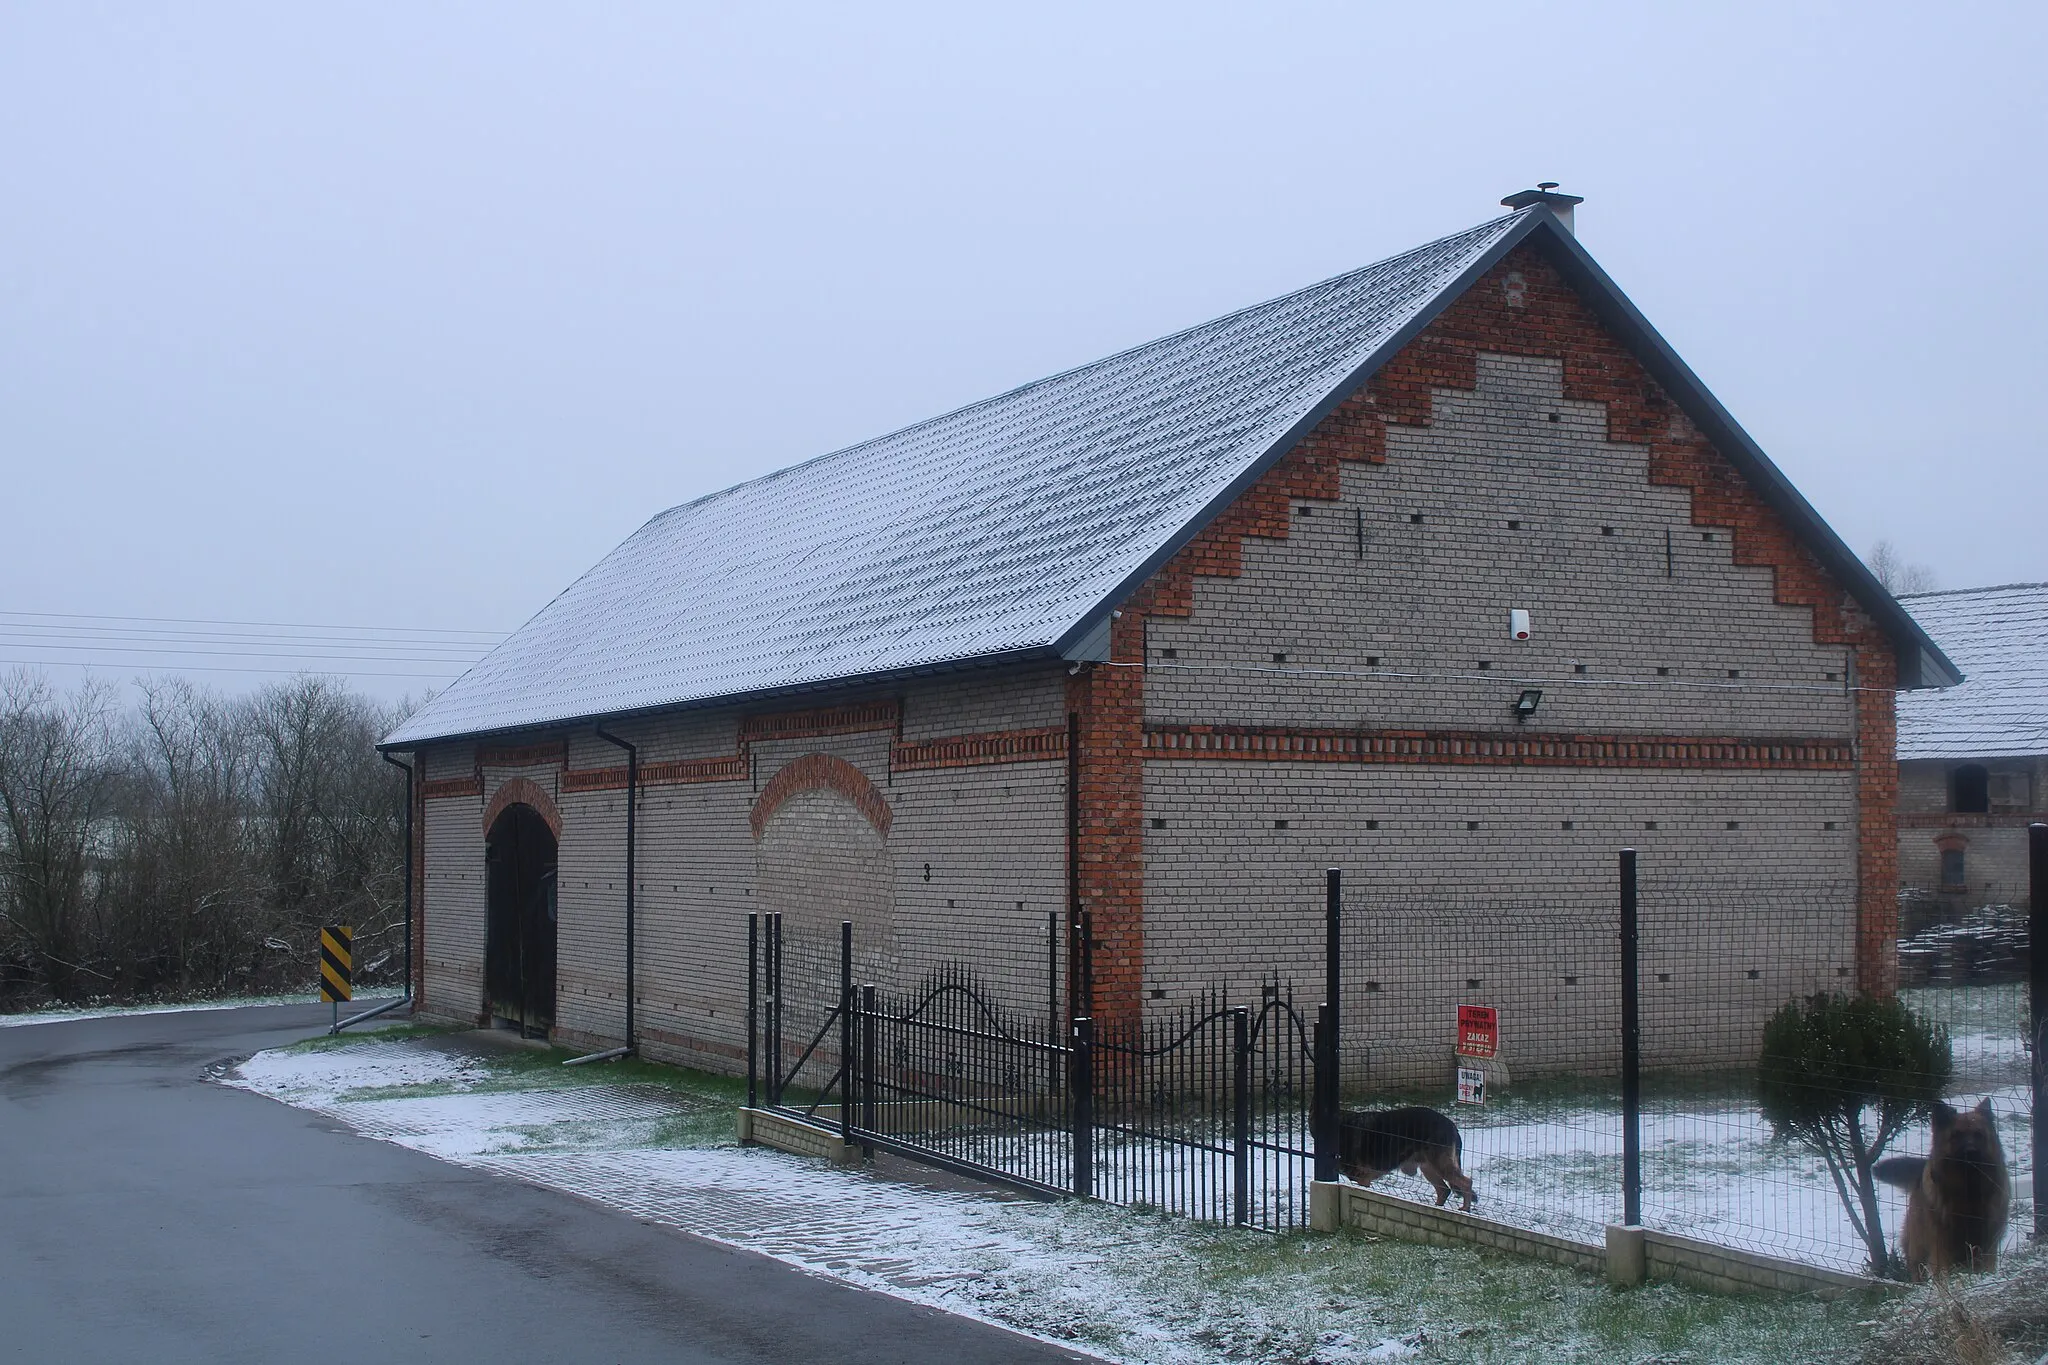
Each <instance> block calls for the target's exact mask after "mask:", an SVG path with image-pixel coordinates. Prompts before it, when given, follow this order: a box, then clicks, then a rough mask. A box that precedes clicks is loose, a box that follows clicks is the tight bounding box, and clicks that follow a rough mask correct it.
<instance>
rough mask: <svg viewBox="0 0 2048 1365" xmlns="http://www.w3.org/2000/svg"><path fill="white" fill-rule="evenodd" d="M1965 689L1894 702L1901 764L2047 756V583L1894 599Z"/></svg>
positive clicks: (1906, 696)
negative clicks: (1962, 678)
mask: <svg viewBox="0 0 2048 1365" xmlns="http://www.w3.org/2000/svg"><path fill="white" fill-rule="evenodd" d="M1899 604H1900V605H1901V606H1903V607H1904V608H1905V609H1906V610H1907V611H1909V612H1911V613H1912V614H1913V618H1914V619H1915V620H1917V621H1918V622H1919V623H1920V624H1921V626H1922V627H1923V628H1924V629H1925V630H1926V631H1927V633H1928V634H1929V635H1931V636H1933V637H1934V640H1935V642H1936V643H1937V644H1939V645H1940V646H1941V648H1942V651H1943V652H1944V653H1945V654H1947V655H1948V656H1949V658H1951V659H1953V660H1955V662H1956V663H1957V664H1958V665H1959V666H1960V667H1961V668H1962V670H1963V672H1964V673H1965V674H1966V675H1967V677H1968V681H1966V682H1964V683H1962V684H1961V685H1959V686H1956V687H1951V688H1949V689H1947V690H1946V691H1941V692H1917V693H1904V694H1902V695H1901V696H1900V697H1899V757H1900V758H1901V759H1909V758H1993V757H2000V756H2005V757H2013V756H2018V755H2024V754H2048V583H2008V584H2006V585H2004V586H2003V587H1997V588H1962V589H1959V590H1957V591H1954V592H1922V593H1913V594H1910V595H1908V596H1905V597H1901V598H1900V599H1899Z"/></svg>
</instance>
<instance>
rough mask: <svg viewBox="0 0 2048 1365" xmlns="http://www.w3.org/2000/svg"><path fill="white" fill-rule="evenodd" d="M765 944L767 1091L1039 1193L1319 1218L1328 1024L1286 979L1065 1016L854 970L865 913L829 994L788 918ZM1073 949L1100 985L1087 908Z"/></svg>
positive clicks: (754, 1015) (760, 986)
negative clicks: (1099, 1016) (1105, 1017)
mask: <svg viewBox="0 0 2048 1365" xmlns="http://www.w3.org/2000/svg"><path fill="white" fill-rule="evenodd" d="M1059 932H1060V926H1059V925H1058V923H1057V921H1054V922H1053V923H1052V924H1051V925H1049V926H1048V933H1049V936H1052V937H1054V938H1055V940H1056V939H1057V936H1058V935H1059ZM748 938H749V944H750V954H749V956H750V987H749V993H748V1000H749V1006H748V1012H749V1037H750V1039H752V1040H753V1042H752V1043H751V1044H750V1047H749V1053H748V1082H747V1088H748V1098H749V1102H750V1103H758V1104H763V1105H765V1106H766V1107H768V1108H771V1109H777V1110H781V1111H783V1112H787V1113H791V1114H797V1115H801V1116H803V1117H806V1118H809V1119H811V1120H813V1121H816V1122H823V1123H826V1124H829V1125H833V1126H836V1127H837V1128H838V1130H839V1133H840V1135H841V1137H842V1139H843V1140H844V1141H846V1142H847V1143H848V1144H850V1145H853V1144H857V1145H859V1146H861V1147H863V1148H866V1149H868V1150H870V1151H873V1150H875V1149H881V1150H885V1151H893V1152H898V1153H901V1154H903V1155H906V1156H910V1157H914V1158H916V1159H918V1160H921V1161H926V1162H929V1163H931V1164H934V1165H938V1166H941V1167H944V1168H947V1169H951V1170H955V1171H959V1172H962V1173H965V1174H969V1175H973V1176H977V1177H980V1178H982V1179H986V1180H992V1181H996V1182H999V1183H1002V1184H1005V1185H1008V1186H1011V1187H1013V1188H1017V1189H1022V1190H1026V1191H1029V1192H1032V1193H1037V1194H1043V1195H1048V1196H1050V1195H1062V1194H1078V1195H1083V1196H1088V1197H1093V1198H1098V1199H1105V1200H1109V1201H1111V1202H1114V1203H1120V1204H1132V1205H1145V1206H1149V1207H1155V1208H1161V1209H1167V1210H1170V1211H1172V1212H1175V1213H1180V1214H1184V1215H1186V1216H1188V1217H1191V1218H1197V1219H1204V1220H1210V1221H1215V1222H1222V1223H1231V1224H1236V1225H1240V1226H1248V1227H1258V1228H1265V1229H1269V1230H1273V1231H1279V1230H1282V1229H1286V1228H1292V1227H1299V1226H1303V1225H1305V1224H1306V1223H1307V1221H1308V1191H1309V1182H1310V1180H1311V1178H1312V1176H1313V1174H1314V1170H1315V1156H1316V1152H1315V1143H1314V1133H1315V1131H1316V1130H1317V1125H1316V1124H1314V1123H1313V1122H1312V1115H1313V1111H1314V1097H1315V1095H1316V1093H1317V1087H1316V1085H1315V1078H1316V1075H1317V1067H1316V1057H1315V1050H1314V1041H1315V1037H1314V1031H1313V1029H1312V1028H1311V1026H1310V1025H1309V1024H1308V1022H1307V1021H1306V1020H1305V1019H1304V1017H1303V1015H1302V1013H1301V1011H1300V1010H1299V1009H1298V1008H1297V1007H1296V1005H1295V1003H1294V1000H1293V997H1292V994H1291V992H1289V991H1288V990H1286V989H1285V988H1283V987H1282V986H1280V985H1278V984H1274V985H1270V986H1267V987H1265V988H1263V989H1261V990H1260V991H1259V994H1258V996H1257V998H1256V999H1255V1000H1253V1001H1248V1002H1245V1003H1241V1004H1240V1003H1235V1002H1233V1001H1232V1000H1231V999H1230V997H1229V995H1228V994H1227V993H1226V992H1223V991H1221V990H1219V991H1217V992H1214V993H1212V994H1210V995H1208V996H1207V997H1205V998H1203V999H1200V1000H1198V1001H1195V1002H1192V1003H1189V1004H1187V1005H1185V1006H1183V1007H1181V1008H1179V1009H1177V1010H1174V1011H1171V1012H1161V1013H1154V1014H1151V1015H1148V1016H1146V1017H1145V1018H1143V1019H1141V1020H1134V1021H1129V1022H1124V1021H1118V1022H1115V1023H1110V1022H1107V1021H1104V1022H1101V1023H1098V1021H1096V1020H1094V1019H1092V1018H1090V1017H1088V1016H1086V1015H1083V1016H1082V1017H1079V1018H1076V1019H1074V1020H1073V1021H1072V1023H1071V1026H1064V1025H1062V1024H1061V1023H1060V1022H1058V1021H1056V1019H1055V1017H1054V1016H1053V1015H1052V1014H1051V1013H1050V1011H1048V1012H1047V1013H1044V1014H1041V1013H1039V1012H1038V1011H1037V1010H1036V1009H1033V1010H1030V1011H1025V1010H1019V1009H1017V1008H1015V1007H1014V1006H1008V1005H1005V1004H1003V1003H1001V1002H1000V1001H999V1000H998V999H997V998H996V995H995V993H994V992H993V991H991V990H990V989H988V987H987V985H986V983H984V982H982V981H980V980H978V979H977V978H976V976H975V974H974V973H973V971H972V970H971V969H970V968H968V967H966V966H964V965H957V964H956V965H952V966H947V967H943V968H940V969H937V970H934V971H931V972H927V973H925V974H924V975H923V976H922V977H921V978H920V979H919V980H917V981H916V982H915V983H914V984H913V985H911V986H909V987H907V988H893V987H890V986H888V985H883V984H877V983H872V982H859V983H856V982H855V981H854V977H853V963H854V960H855V944H854V927H853V924H852V923H851V921H848V922H845V923H842V924H841V925H840V933H839V943H838V960H839V964H840V966H839V980H838V988H837V990H836V991H832V992H830V993H829V996H828V999H829V1003H827V1001H826V1000H820V999H818V998H817V996H818V992H816V991H815V990H811V991H806V990H802V989H792V987H793V986H794V985H795V984H796V982H797V979H798V978H799V977H807V978H808V979H809V980H810V981H811V982H814V983H815V982H816V981H817V980H818V978H819V972H818V970H817V966H816V964H817V963H818V961H819V958H820V954H819V952H818V946H817V945H816V944H803V943H799V942H795V941H793V939H792V936H791V934H790V926H788V925H787V924H786V922H785V921H784V920H783V918H782V917H781V916H780V915H776V914H768V915H764V916H758V917H750V919H749V933H748ZM1075 942H1076V944H1077V945H1078V949H1079V952H1080V954H1081V960H1080V961H1079V962H1078V963H1077V964H1076V965H1077V968H1078V971H1079V974H1080V979H1081V980H1083V981H1086V980H1089V979H1090V977H1091V975H1092V974H1091V972H1090V967H1089V961H1088V958H1089V955H1090V954H1091V952H1092V949H1091V947H1090V945H1091V944H1092V942H1093V938H1092V934H1091V933H1090V928H1089V925H1088V922H1087V917H1086V916H1085V915H1084V916H1083V917H1082V922H1081V926H1080V932H1079V934H1078V935H1077V936H1076V938H1075ZM792 963H808V964H810V967H809V970H808V971H805V970H802V969H800V968H797V967H793V966H792ZM1052 963H1053V966H1054V967H1055V968H1056V966H1057V960H1056V958H1053V959H1052ZM1048 996H1049V998H1056V997H1057V993H1056V992H1055V991H1048Z"/></svg>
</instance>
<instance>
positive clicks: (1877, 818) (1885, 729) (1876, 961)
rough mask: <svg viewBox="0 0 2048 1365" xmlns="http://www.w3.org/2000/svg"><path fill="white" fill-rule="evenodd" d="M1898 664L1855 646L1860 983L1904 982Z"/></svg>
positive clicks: (1880, 987) (1886, 988)
mask: <svg viewBox="0 0 2048 1365" xmlns="http://www.w3.org/2000/svg"><path fill="white" fill-rule="evenodd" d="M1897 682H1898V665H1897V662H1896V661H1895V659H1894V658H1893V655H1892V652H1891V650H1890V649H1889V648H1881V647H1872V646H1870V645H1862V646H1859V647H1858V648H1857V650H1856V684H1857V690H1856V877H1857V888H1856V903H1857V904H1856V908H1857V914H1856V985H1857V987H1858V988H1859V989H1861V990H1864V991H1867V992H1869V993H1870V994H1872V995H1890V994H1891V993H1892V992H1893V991H1895V990H1897V989H1898V985H1899V755H1898V709H1897V701H1898V698H1897V696H1896V694H1895V693H1894V692H1893V688H1894V686H1895V685H1896V684H1897Z"/></svg>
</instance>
